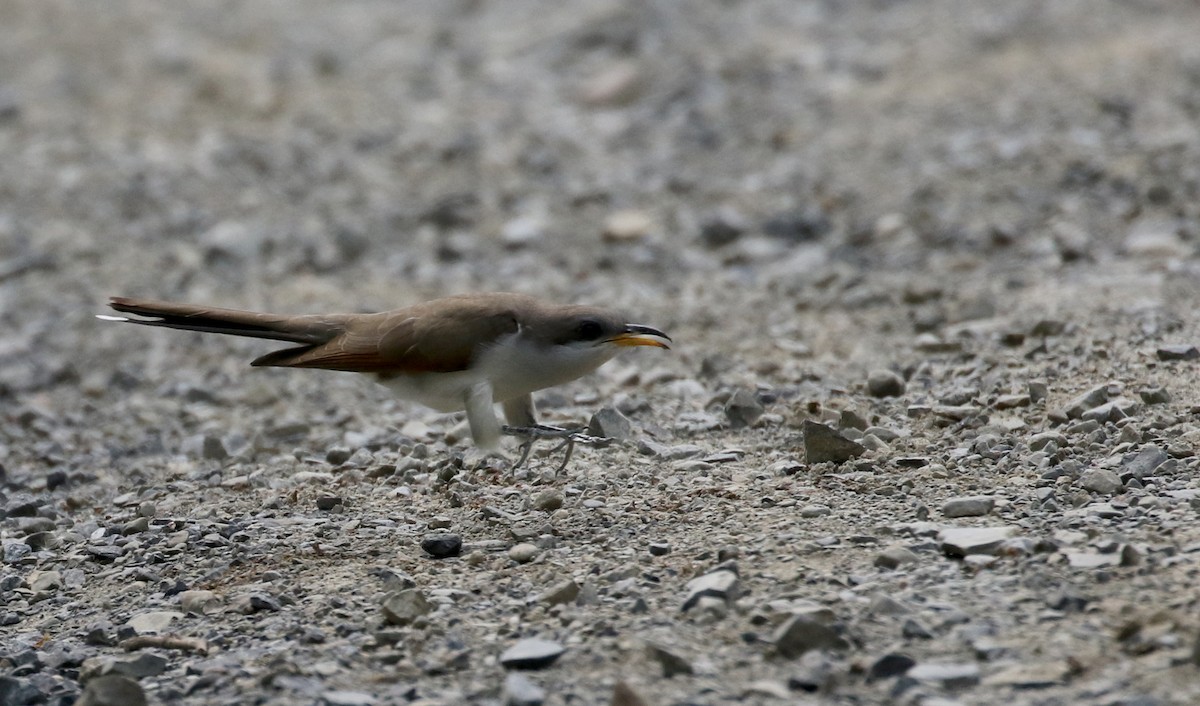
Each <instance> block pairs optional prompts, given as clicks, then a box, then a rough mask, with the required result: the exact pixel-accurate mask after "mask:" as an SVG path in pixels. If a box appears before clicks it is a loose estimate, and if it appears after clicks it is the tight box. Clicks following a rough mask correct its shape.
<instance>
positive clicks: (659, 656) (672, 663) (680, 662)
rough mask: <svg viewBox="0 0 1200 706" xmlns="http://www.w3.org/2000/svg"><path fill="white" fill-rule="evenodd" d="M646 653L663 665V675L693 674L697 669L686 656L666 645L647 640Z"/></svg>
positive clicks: (668, 676)
mask: <svg viewBox="0 0 1200 706" xmlns="http://www.w3.org/2000/svg"><path fill="white" fill-rule="evenodd" d="M646 654H647V655H649V656H650V658H651V659H653V660H654V661H655V662H658V664H659V666H661V667H662V673H663V677H665V678H667V679H670V678H671V677H673V676H675V675H676V674H692V673H694V672H695V670H694V669H693V667H692V663H691V662H690V661H688V659H687V658H686V657H684V656H683V655H682V654H680V653H679V651H678V650H675V649H673V648H671V647H668V646H666V645H663V644H660V643H657V642H650V641H647V642H646Z"/></svg>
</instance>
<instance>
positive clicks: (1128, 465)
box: [1121, 445, 1169, 480]
mask: <svg viewBox="0 0 1200 706" xmlns="http://www.w3.org/2000/svg"><path fill="white" fill-rule="evenodd" d="M1168 458H1169V456H1168V455H1167V452H1166V451H1163V450H1162V449H1161V448H1159V447H1157V446H1154V445H1149V446H1144V447H1142V448H1141V450H1139V451H1138V452H1137V453H1136V454H1134V455H1133V456H1131V457H1127V458H1126V459H1125V460H1124V462H1122V464H1121V469H1122V471H1123V472H1125V473H1128V474H1129V475H1131V476H1133V477H1134V478H1137V479H1138V480H1141V479H1143V478H1145V477H1146V476H1148V475H1151V474H1152V473H1154V471H1155V470H1157V469H1158V467H1159V466H1161V465H1162V464H1164V463H1166V462H1167V459H1168Z"/></svg>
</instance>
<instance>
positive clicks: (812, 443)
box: [803, 419, 866, 464]
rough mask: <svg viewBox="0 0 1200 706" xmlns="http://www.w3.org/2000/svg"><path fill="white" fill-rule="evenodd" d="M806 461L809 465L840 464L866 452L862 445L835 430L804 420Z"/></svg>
mask: <svg viewBox="0 0 1200 706" xmlns="http://www.w3.org/2000/svg"><path fill="white" fill-rule="evenodd" d="M803 431H804V459H805V460H806V461H807V462H808V463H835V464H840V463H844V462H846V461H849V460H850V459H852V458H857V457H858V456H861V455H863V453H864V452H866V448H865V447H863V445H862V444H858V443H855V442H853V441H850V440H849V439H847V438H846V437H844V436H842V435H841V434H839V433H837V432H836V431H834V430H833V429H830V428H829V427H827V426H825V425H824V424H818V423H816V422H814V421H812V420H809V419H806V420H804V426H803Z"/></svg>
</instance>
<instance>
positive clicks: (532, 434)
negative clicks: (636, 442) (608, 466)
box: [501, 395, 606, 476]
mask: <svg viewBox="0 0 1200 706" xmlns="http://www.w3.org/2000/svg"><path fill="white" fill-rule="evenodd" d="M504 419H505V420H506V421H507V422H508V425H507V426H505V427H502V428H501V432H502V433H503V434H505V435H507V436H515V437H519V438H521V439H523V440H524V441H522V442H521V446H520V449H521V457H520V458H518V459H517V462H516V463H514V464H513V470H514V471H515V470H517V469H518V468H520V467H521V466H522V465H524V463H525V462H526V461H528V460H529V454H530V452H531V451H533V442H534V441H537V440H538V439H562V441H561V442H560V443H559V445H558V446H555V447H554V448H553V449H551V450H550V454H551V455H553V454H555V453H557V452H558V451H559V450H561V449H564V448H565V449H566V453H565V454H563V460H562V463H560V464H559V465H558V468H556V469H555V470H554V475H556V476H557V475H558V474H559V473H562V472H563V470H564V469H565V468H566V467H567V464H568V463H570V462H571V454H573V453H574V452H575V444H576V443H577V442H583V443H588V444H600V443H602V442H604V441H606V440H604V439H600V438H597V437H594V436H589V435H588V434H586V433H584V432H585V431H586V430H585V429H584V428H583V427H580V428H577V429H563V428H562V427H552V426H549V425H547V424H538V422H537V414H536V413H535V412H534V408H533V397H531V396H530V395H522V396H520V397H514V398H513V399H510V400H505V401H504Z"/></svg>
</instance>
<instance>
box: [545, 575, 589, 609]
mask: <svg viewBox="0 0 1200 706" xmlns="http://www.w3.org/2000/svg"><path fill="white" fill-rule="evenodd" d="M578 596H579V584H578V583H576V582H575V579H567V580H566V581H560V582H558V583H556V584H554V585H553V586H551V587H550V588H548V589H546V590H545V591H542V593H541V594H539V595H538V597H537V600H538V602H539V603H545V604H546V605H560V604H562V603H570V602H571V601H573V600H575V599H576V598H577V597H578Z"/></svg>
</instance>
